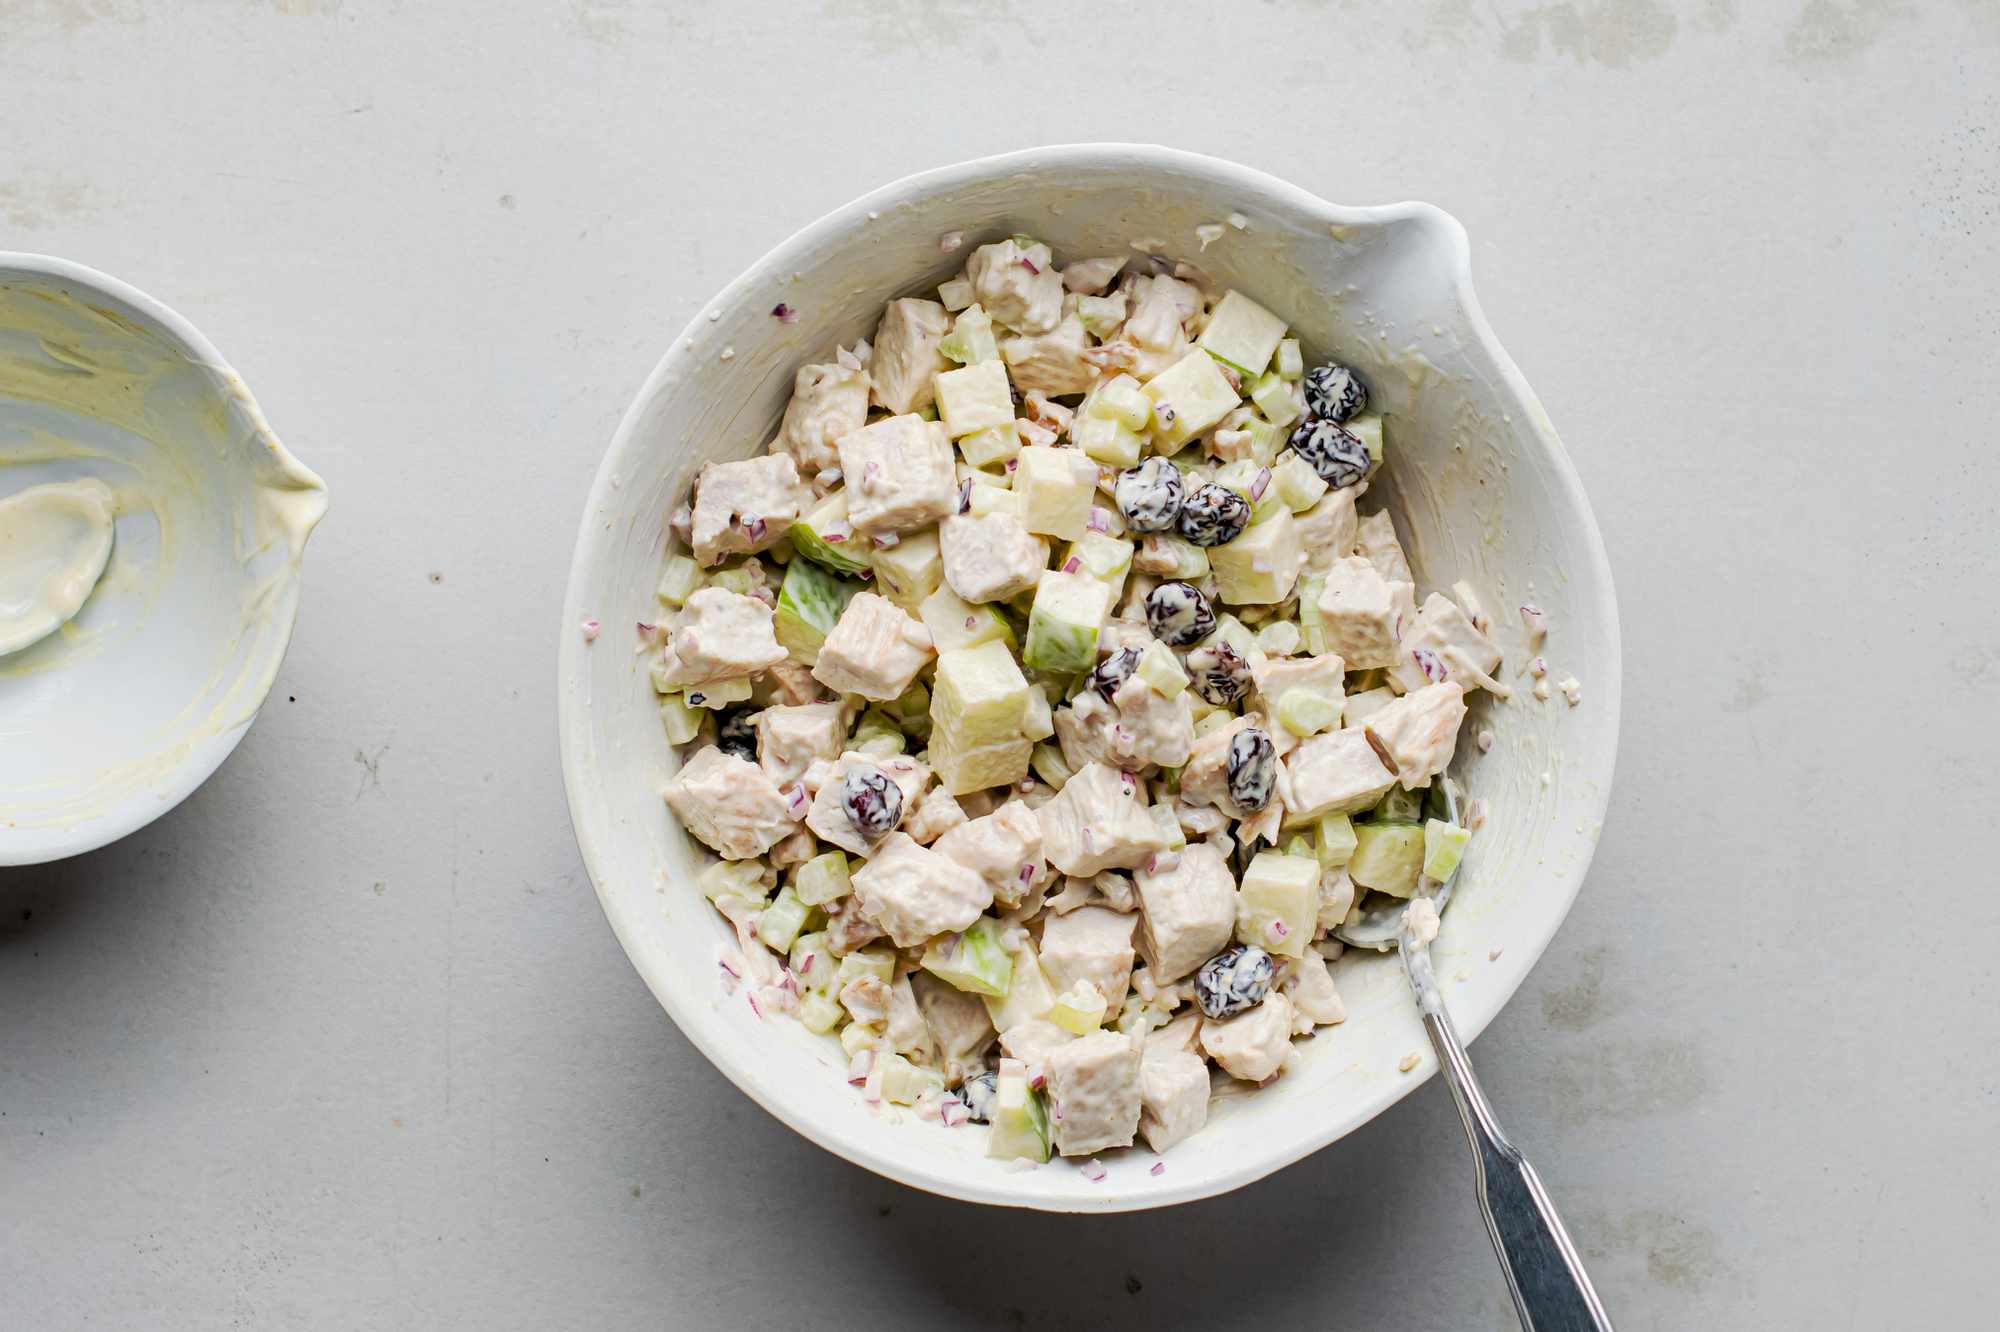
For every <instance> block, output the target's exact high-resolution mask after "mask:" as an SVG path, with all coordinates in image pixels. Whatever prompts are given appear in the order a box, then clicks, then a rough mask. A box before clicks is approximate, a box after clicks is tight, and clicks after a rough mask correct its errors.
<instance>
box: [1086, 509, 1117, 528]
mask: <svg viewBox="0 0 2000 1332" xmlns="http://www.w3.org/2000/svg"><path fill="white" fill-rule="evenodd" d="M1087 525H1088V526H1089V528H1090V530H1091V531H1093V532H1109V531H1110V530H1111V519H1110V518H1109V517H1108V516H1106V514H1105V512H1104V510H1102V509H1100V508H1098V507H1097V506H1096V505H1095V504H1093V505H1091V506H1090V518H1089V519H1088V523H1087Z"/></svg>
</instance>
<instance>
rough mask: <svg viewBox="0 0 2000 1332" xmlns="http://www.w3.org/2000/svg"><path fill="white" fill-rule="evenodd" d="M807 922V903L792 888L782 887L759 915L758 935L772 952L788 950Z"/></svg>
mask: <svg viewBox="0 0 2000 1332" xmlns="http://www.w3.org/2000/svg"><path fill="white" fill-rule="evenodd" d="M805 923H806V904H805V903H804V902H801V901H800V900H799V895H798V894H797V893H795V892H793V891H792V890H791V889H790V888H780V889H779V890H778V895H777V896H776V897H774V898H772V899H771V905H769V906H767V907H765V908H764V911H763V914H761V915H759V916H758V917H757V937H758V938H759V939H762V940H763V941H764V946H765V947H766V948H768V949H770V950H771V951H772V952H775V953H783V952H788V951H790V949H791V946H792V941H793V940H795V939H797V938H798V937H799V931H800V930H801V929H803V928H804V927H805Z"/></svg>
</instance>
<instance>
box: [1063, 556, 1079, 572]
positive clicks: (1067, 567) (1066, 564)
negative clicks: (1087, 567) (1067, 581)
mask: <svg viewBox="0 0 2000 1332" xmlns="http://www.w3.org/2000/svg"><path fill="white" fill-rule="evenodd" d="M1082 567H1083V561H1082V560H1080V559H1078V558H1077V557H1076V556H1074V555H1072V556H1070V557H1069V558H1068V559H1066V560H1064V561H1063V567H1062V571H1063V572H1064V573H1075V572H1076V571H1077V570H1078V569H1081V568H1082Z"/></svg>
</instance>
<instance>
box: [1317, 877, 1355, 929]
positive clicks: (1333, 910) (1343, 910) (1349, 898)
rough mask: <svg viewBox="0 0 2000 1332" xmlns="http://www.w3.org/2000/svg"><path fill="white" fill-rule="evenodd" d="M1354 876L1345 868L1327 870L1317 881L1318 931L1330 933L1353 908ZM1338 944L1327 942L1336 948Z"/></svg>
mask: <svg viewBox="0 0 2000 1332" xmlns="http://www.w3.org/2000/svg"><path fill="white" fill-rule="evenodd" d="M1354 897H1355V888H1354V877H1353V876H1352V875H1350V874H1349V873H1348V872H1347V871H1346V870H1345V869H1337V870H1329V871H1327V872H1326V873H1325V874H1323V875H1321V876H1320V881H1319V932H1320V933H1321V934H1331V933H1333V931H1334V930H1335V929H1337V928H1338V927H1339V925H1340V923H1341V922H1342V921H1344V920H1346V919H1347V913H1348V912H1350V911H1352V910H1353V909H1354ZM1339 946H1340V945H1339V944H1337V943H1336V944H1329V945H1328V947H1330V948H1338V947H1339Z"/></svg>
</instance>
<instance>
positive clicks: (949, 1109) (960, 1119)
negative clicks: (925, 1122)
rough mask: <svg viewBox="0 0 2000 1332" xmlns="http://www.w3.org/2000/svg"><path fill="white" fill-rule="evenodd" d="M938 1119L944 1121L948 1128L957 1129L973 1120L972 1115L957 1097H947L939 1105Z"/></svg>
mask: <svg viewBox="0 0 2000 1332" xmlns="http://www.w3.org/2000/svg"><path fill="white" fill-rule="evenodd" d="M938 1118H940V1119H942V1120H943V1121H944V1125H945V1127H946V1128H957V1127H958V1126H959V1125H960V1124H963V1123H964V1122H965V1121H966V1120H967V1119H969V1118H971V1115H970V1114H969V1113H968V1112H967V1110H966V1108H965V1105H964V1103H963V1102H961V1101H960V1100H959V1099H958V1098H957V1097H956V1096H947V1097H945V1098H944V1100H942V1101H940V1102H939V1103H938Z"/></svg>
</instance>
